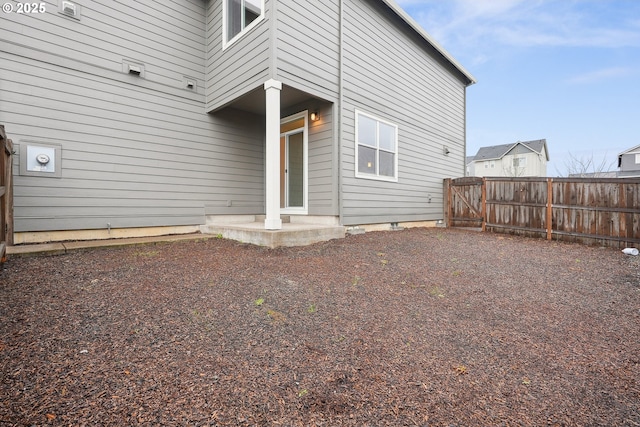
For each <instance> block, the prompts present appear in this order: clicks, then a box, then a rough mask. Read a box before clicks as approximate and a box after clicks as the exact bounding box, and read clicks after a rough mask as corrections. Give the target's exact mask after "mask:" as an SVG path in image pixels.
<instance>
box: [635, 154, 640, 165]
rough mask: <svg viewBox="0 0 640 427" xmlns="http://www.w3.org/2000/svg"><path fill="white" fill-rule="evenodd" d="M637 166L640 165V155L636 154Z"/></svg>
mask: <svg viewBox="0 0 640 427" xmlns="http://www.w3.org/2000/svg"><path fill="white" fill-rule="evenodd" d="M636 165H640V154H636Z"/></svg>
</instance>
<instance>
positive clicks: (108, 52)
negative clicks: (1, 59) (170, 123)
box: [0, 0, 205, 94]
mask: <svg viewBox="0 0 640 427" xmlns="http://www.w3.org/2000/svg"><path fill="white" fill-rule="evenodd" d="M46 11H47V12H46V13H45V14H16V13H12V14H5V13H3V14H2V16H1V17H0V22H1V25H0V45H8V44H11V45H15V46H20V47H21V48H22V49H23V50H22V52H24V53H27V52H31V53H28V55H29V56H30V57H36V58H38V59H41V60H44V59H45V57H46V55H52V56H55V57H57V58H63V59H64V58H66V59H68V60H69V62H70V65H71V64H73V63H80V64H90V65H92V66H95V67H99V68H102V69H105V70H110V71H112V72H117V73H121V74H122V73H123V65H122V64H123V60H128V61H131V62H136V63H141V64H143V65H144V68H145V76H144V80H146V81H149V82H155V83H159V84H161V85H163V86H166V87H170V88H179V89H184V87H183V86H184V85H183V80H184V76H189V77H191V78H194V79H196V83H197V84H196V86H197V87H198V88H199V89H198V92H199V93H201V94H204V58H205V37H204V35H205V9H204V3H203V2H202V1H196V0H193V1H175V2H160V3H158V2H153V1H151V0H142V1H136V2H123V3H119V2H114V1H111V0H92V1H91V2H83V4H82V8H81V17H80V20H76V19H73V18H69V17H66V16H63V15H62V14H60V13H58V2H57V1H55V2H48V3H47V4H46ZM0 50H2V47H0ZM138 80H142V79H141V78H138ZM184 90H185V91H187V89H184Z"/></svg>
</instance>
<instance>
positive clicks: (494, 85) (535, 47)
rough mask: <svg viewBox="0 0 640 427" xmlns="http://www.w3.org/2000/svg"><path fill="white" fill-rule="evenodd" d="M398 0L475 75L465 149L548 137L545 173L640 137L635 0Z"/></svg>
mask: <svg viewBox="0 0 640 427" xmlns="http://www.w3.org/2000/svg"><path fill="white" fill-rule="evenodd" d="M396 1H397V3H398V4H399V5H400V6H401V7H402V8H403V9H404V10H405V11H406V12H407V13H408V14H409V15H410V16H411V17H412V18H413V19H414V20H415V21H416V22H417V23H418V24H420V26H422V27H423V28H424V29H425V30H426V31H427V33H429V34H430V35H431V36H432V37H433V38H434V39H435V40H436V41H437V42H438V43H439V44H440V45H441V46H442V47H444V48H445V49H446V50H447V51H448V52H449V53H450V54H451V55H452V56H453V57H454V58H455V59H456V60H457V61H458V62H459V63H460V64H461V65H462V66H463V67H464V68H465V69H466V70H467V71H469V72H470V73H471V74H472V75H473V76H474V77H475V78H476V80H477V83H476V84H474V85H472V86H470V87H468V88H467V155H475V154H476V153H477V151H478V149H479V148H480V147H484V146H490V145H500V144H510V143H514V142H516V141H529V140H535V139H546V140H547V146H548V148H549V157H550V162H549V164H548V166H547V175H548V176H566V175H567V171H568V170H569V168H570V167H571V166H576V162H575V161H574V160H572V158H573V159H578V160H582V161H588V160H592V161H593V163H594V164H595V165H596V166H600V165H602V164H604V169H606V170H617V156H618V154H619V153H621V152H623V151H625V150H627V149H629V148H632V147H635V146H637V145H640V84H639V83H640V1H638V0H396Z"/></svg>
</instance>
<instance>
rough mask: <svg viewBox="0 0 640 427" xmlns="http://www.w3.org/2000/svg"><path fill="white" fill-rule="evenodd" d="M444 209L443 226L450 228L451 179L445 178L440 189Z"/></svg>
mask: <svg viewBox="0 0 640 427" xmlns="http://www.w3.org/2000/svg"><path fill="white" fill-rule="evenodd" d="M442 195H443V197H442V198H443V202H444V209H443V213H442V214H443V216H444V218H443V219H444V225H445V227H447V228H449V227H451V178H445V179H444V183H443V189H442Z"/></svg>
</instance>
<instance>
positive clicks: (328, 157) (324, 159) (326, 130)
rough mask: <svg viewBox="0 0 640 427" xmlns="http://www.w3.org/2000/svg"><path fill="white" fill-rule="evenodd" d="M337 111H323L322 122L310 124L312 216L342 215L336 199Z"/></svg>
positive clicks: (310, 195)
mask: <svg viewBox="0 0 640 427" xmlns="http://www.w3.org/2000/svg"><path fill="white" fill-rule="evenodd" d="M332 112H333V108H332V106H331V105H326V106H325V107H324V108H322V109H319V113H320V117H321V119H320V120H319V121H318V122H309V215H338V210H337V203H336V197H334V194H335V193H334V188H335V182H334V175H335V174H334V173H333V127H334V126H335V123H334V120H333V116H332Z"/></svg>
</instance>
